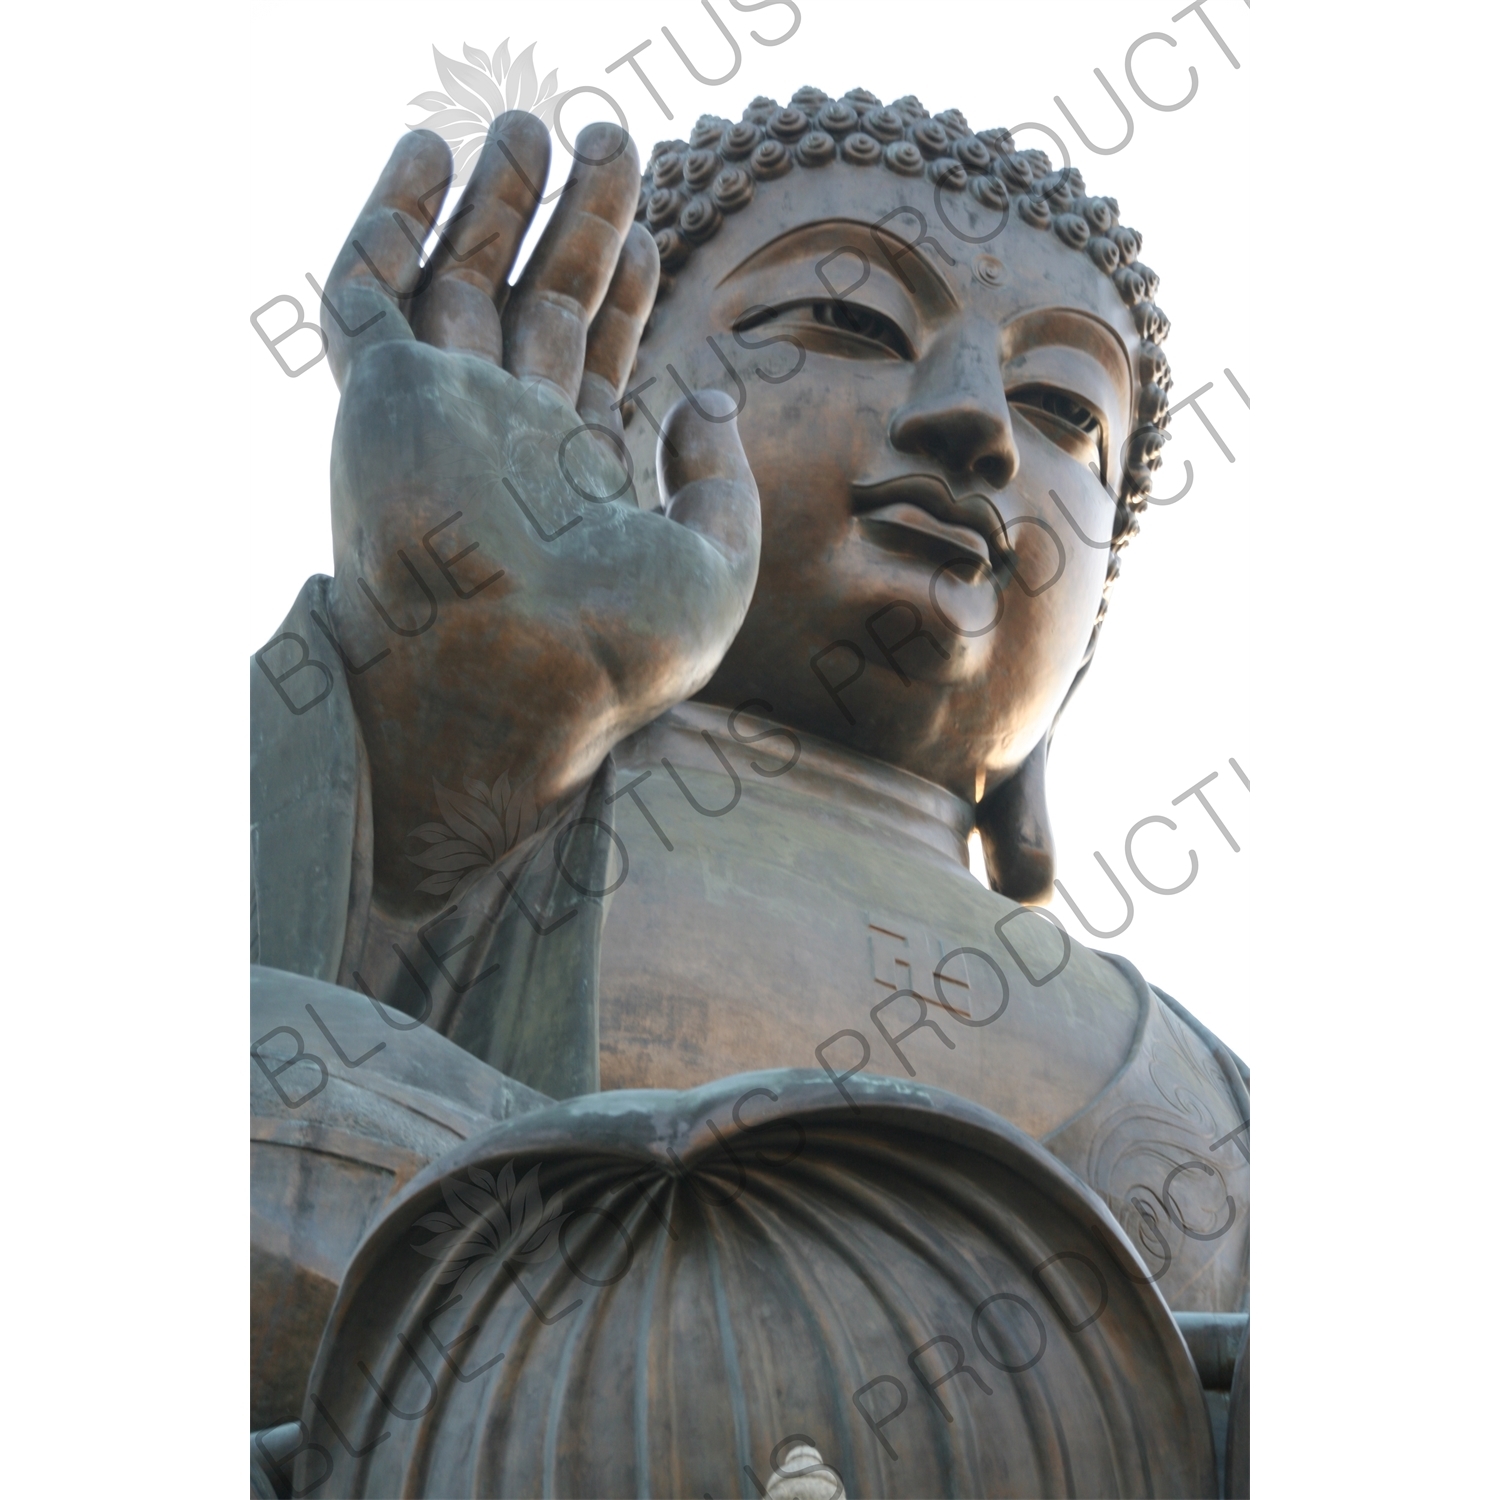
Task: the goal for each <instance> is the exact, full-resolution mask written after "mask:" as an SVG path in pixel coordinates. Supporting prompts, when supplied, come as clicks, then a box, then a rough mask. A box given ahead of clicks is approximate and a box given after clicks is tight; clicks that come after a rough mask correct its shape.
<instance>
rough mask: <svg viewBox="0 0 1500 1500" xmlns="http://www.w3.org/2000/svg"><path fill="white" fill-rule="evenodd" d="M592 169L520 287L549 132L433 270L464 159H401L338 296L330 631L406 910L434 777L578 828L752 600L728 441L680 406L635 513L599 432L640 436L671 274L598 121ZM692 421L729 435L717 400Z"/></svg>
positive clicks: (383, 881) (485, 187) (628, 148)
mask: <svg viewBox="0 0 1500 1500" xmlns="http://www.w3.org/2000/svg"><path fill="white" fill-rule="evenodd" d="M575 149H576V153H577V155H576V160H575V162H574V167H573V171H572V174H571V175H570V177H569V180H568V186H567V188H566V190H565V191H564V193H563V194H562V197H561V199H560V200H559V202H558V205H557V209H556V212H555V213H554V215H553V218H552V220H551V221H550V223H549V224H548V225H547V227H546V230H545V231H544V233H543V235H542V237H541V240H540V242H539V243H538V245H537V247H536V250H535V253H534V254H533V255H532V257H531V259H530V261H529V263H528V264H527V266H526V269H525V273H524V275H522V277H521V278H520V280H519V282H518V283H517V284H516V285H515V286H514V287H513V288H511V287H508V285H507V276H508V274H509V272H510V269H511V266H512V264H513V262H514V260H515V257H516V254H517V251H518V249H519V248H520V245H521V241H522V238H523V236H524V235H525V233H526V229H527V226H528V225H529V223H530V222H531V219H532V216H533V214H534V212H535V210H536V207H537V191H538V185H539V184H542V183H545V181H546V178H547V163H548V156H549V150H550V148H549V143H548V139H547V132H546V130H545V128H544V127H543V126H542V124H541V123H540V122H539V121H538V120H536V119H535V118H534V117H533V116H531V115H528V114H524V113H520V112H513V113H510V114H507V115H504V116H502V117H501V118H500V119H499V120H497V121H496V122H495V125H494V126H493V127H492V129H491V131H490V134H489V137H488V138H487V140H486V142H485V145H484V147H483V149H482V151H481V154H480V157H479V162H478V166H477V168H476V170H475V172H474V176H473V179H472V181H471V182H470V183H469V186H468V188H467V191H466V192H465V194H464V196H463V201H462V203H461V204H460V205H459V207H458V209H457V210H456V211H455V212H454V213H453V215H452V216H451V217H450V218H449V220H448V221H447V227H446V228H445V229H444V230H443V232H442V238H441V240H440V243H439V248H438V249H437V250H436V251H434V252H433V254H432V256H431V257H430V260H429V263H428V264H427V265H426V266H425V267H424V266H422V264H421V246H422V243H423V241H424V239H425V238H427V237H428V235H429V234H430V233H431V227H432V223H433V219H434V216H435V213H436V209H437V206H438V205H440V204H441V201H442V197H443V188H444V185H445V184H446V182H447V179H448V178H449V175H450V173H451V166H450V159H449V154H448V149H447V147H446V146H445V145H444V144H443V142H442V141H441V140H440V139H439V138H438V137H437V136H435V135H432V134H430V133H428V132H426V131H414V132H412V133H410V134H408V135H406V136H405V137H403V139H402V141H401V143H400V144H399V145H398V146H397V148H396V150H395V152H394V153H393V154H392V156H391V159H390V162H389V163H388V165H387V166H386V168H385V171H384V173H383V174H382V175H381V178H380V181H379V183H378V184H377V185H376V188H375V191H374V193H373V194H372V195H371V197H370V200H369V202H368V203H367V204H366V205H365V208H364V210H363V212H362V213H361V215H360V217H359V220H358V222H357V223H356V225H355V227H354V230H353V232H352V234H351V235H350V237H349V240H348V242H347V243H346V244H345V246H344V249H343V251H342V252H341V253H340V255H339V258H338V261H337V263H336V265H335V267H334V269H333V272H332V275H331V278H330V282H329V286H328V289H327V297H326V301H325V304H324V316H323V321H324V327H325V330H326V332H327V334H328V338H329V343H330V349H329V360H330V364H331V365H332V368H333V371H334V376H335V378H336V379H337V381H338V383H339V388H340V390H341V392H342V399H341V401H340V404H339V413H338V422H337V426H336V429H335V434H334V444H333V481H332V482H333V532H334V548H335V557H336V563H337V566H336V576H335V581H334V589H333V612H334V622H333V623H334V628H335V631H336V633H337V635H338V638H339V643H340V646H341V649H342V652H343V656H344V660H345V663H346V665H347V666H348V667H349V669H350V686H351V689H352V691H353V694H354V702H355V708H356V711H357V713H358V715H359V718H360V721H361V724H362V727H363V730H364V734H365V740H366V746H367V749H368V752H369V756H370V763H371V772H372V778H373V791H374V800H375V817H376V844H377V850H376V861H377V881H378V882H379V883H380V885H381V886H382V887H383V888H385V889H386V890H387V891H388V892H392V893H394V891H395V890H396V888H397V887H399V886H402V885H409V884H410V867H409V866H407V865H405V864H404V861H402V860H401V857H400V846H401V842H402V838H403V836H404V834H405V833H406V832H407V831H409V830H410V829H411V828H413V827H414V826H416V825H417V824H418V823H421V822H424V821H428V820H430V819H431V817H432V813H433V800H432V799H433V781H434V779H436V780H438V781H441V782H443V783H444V784H446V785H448V786H454V785H457V784H459V783H460V781H461V779H463V778H467V777H476V778H479V779H482V780H484V781H485V782H489V781H491V780H493V779H494V778H496V777H497V776H498V775H500V774H502V773H504V774H505V775H507V776H508V777H509V778H510V780H511V782H512V784H519V783H523V782H529V784H530V798H534V799H535V805H536V806H538V807H549V806H557V805H559V804H560V803H561V802H563V801H564V800H565V799H567V798H568V797H570V796H571V795H572V794H573V793H575V792H576V791H577V790H578V789H580V788H581V787H582V786H583V785H585V784H586V783H587V781H588V779H589V778H590V777H591V776H592V774H593V772H594V771H595V770H596V769H597V767H598V765H599V763H600V762H601V761H602V760H603V758H604V756H605V755H606V754H607V753H608V752H609V750H610V748H611V747H612V746H613V745H614V744H615V743H616V742H618V741H619V740H620V739H621V738H623V737H624V736H625V735H626V734H629V733H630V732H631V731H633V730H634V729H636V728H639V727H640V726H641V725H643V724H645V723H648V722H650V720H652V719H653V718H655V717H656V716H657V715H658V714H660V713H661V712H662V711H664V710H665V709H667V708H668V707H670V706H671V705H672V704H674V703H677V702H680V701H681V700H683V699H684V698H687V697H690V696H691V695H692V694H693V693H694V692H696V691H697V690H698V689H699V688H700V687H701V686H702V685H703V684H704V683H705V682H706V681H707V680H708V679H709V677H710V676H711V675H712V673H713V671H714V669H715V667H716V666H717V665H718V663H719V660H720V658H721V657H722V656H723V654H724V652H725V651H726V650H727V649H728V647H729V644H730V642H731V640H732V639H733V638H734V635H735V632H736V631H737V630H738V629H739V626H740V623H741V621H742V620H743V619H744V616H745V611H746V609H747V607H748V605H749V602H750V595H751V592H752V590H753V588H754V586H755V578H756V571H757V568H758V566H759V559H760V503H759V496H758V493H757V491H756V487H755V480H754V478H753V477H752V475H751V473H750V468H749V465H748V463H747V462H746V460H745V455H744V450H743V449H742V448H741V446H740V442H739V437H738V434H737V432H736V428H735V424H734V421H733V419H732V417H730V419H729V420H725V421H721V422H716V423H708V422H705V421H704V420H702V418H700V417H699V416H698V415H696V414H695V413H694V412H693V411H692V409H691V407H690V406H689V405H688V404H687V403H686V402H685V401H684V402H681V403H679V405H678V406H677V407H676V408H675V409H674V411H673V412H672V413H671V415H669V416H668V417H667V418H666V420H665V421H664V423H663V424H662V431H663V434H664V436H663V440H662V444H661V447H660V450H659V460H660V461H659V464H658V471H659V473H660V475H661V486H662V490H663V493H662V495H661V501H662V505H663V507H664V513H656V512H655V511H654V510H642V509H640V508H638V506H637V505H636V503H635V501H634V497H633V493H632V490H631V486H630V477H629V474H628V472H627V469H626V467H625V466H626V464H627V463H628V458H627V457H626V450H625V446H624V443H623V441H618V442H614V443H611V442H610V441H609V440H608V439H607V438H606V437H603V436H601V435H600V432H599V429H607V430H608V431H610V432H613V433H616V434H618V433H619V432H620V419H619V415H618V412H617V411H615V410H614V409H613V407H614V403H615V402H616V401H618V400H619V398H620V396H621V394H622V392H623V390H624V387H625V383H626V380H627V378H628V376H629V373H630V369H631V365H632V361H633V360H634V357H635V352H636V345H637V343H638V341H639V339H640V335H641V330H642V327H643V326H644V323H645V320H646V316H647V314H648V313H649V311H650V308H651V304H652V300H653V297H654V295H655V291H656V280H657V271H658V264H657V254H656V246H655V244H654V243H653V241H652V239H651V237H650V235H649V234H648V233H647V232H646V231H645V229H644V228H643V227H641V226H639V225H632V222H631V221H632V217H633V215H634V212H635V206H636V200H637V195H638V193H639V185H640V167H639V161H638V158H637V156H636V152H635V148H634V146H633V145H632V144H631V142H630V140H629V137H628V136H626V135H624V133H623V132H621V131H620V130H618V129H617V128H616V127H614V126H611V125H592V126H589V127H588V128H587V129H585V130H584V131H583V132H582V133H581V135H580V136H579V139H578V142H577V146H576V148H575ZM698 399H699V404H700V405H701V406H702V407H703V408H704V409H705V410H707V411H709V412H711V413H714V414H717V415H720V416H727V415H728V414H729V413H730V412H731V411H732V404H731V403H730V401H729V398H728V397H727V396H723V395H722V394H721V393H718V392H712V391H710V392H704V393H702V394H700V396H699V398H698ZM585 423H588V424H591V426H590V427H589V428H584V427H583V424H585ZM585 497H593V498H585ZM610 497H613V498H610ZM642 503H643V504H645V505H647V506H651V505H653V504H654V497H642ZM528 800H529V799H528Z"/></svg>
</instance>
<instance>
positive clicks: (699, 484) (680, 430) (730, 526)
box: [656, 390, 760, 607]
mask: <svg viewBox="0 0 1500 1500" xmlns="http://www.w3.org/2000/svg"><path fill="white" fill-rule="evenodd" d="M735 415H736V413H735V404H734V401H733V400H732V399H731V398H730V397H729V396H727V395H726V394H725V393H724V392H723V391H717V390H703V391H695V392H694V393H693V395H692V396H690V397H684V398H683V399H682V400H681V401H679V402H678V403H677V404H676V406H674V407H673V408H672V409H671V411H669V412H668V413H667V417H666V420H665V421H664V422H663V423H662V433H661V437H660V438H659V439H658V441H657V445H656V471H657V473H658V475H659V476H660V480H659V483H660V485H661V498H662V505H663V507H664V508H665V510H666V514H667V519H668V520H670V521H675V522H677V523H678V524H679V525H682V526H686V527H687V528H688V529H689V530H690V531H696V532H697V533H698V535H699V536H701V537H703V538H704V540H706V541H707V542H709V543H710V544H711V545H712V546H713V547H714V549H715V550H716V551H717V552H718V553H720V555H721V556H723V558H724V559H725V561H726V562H728V564H729V567H730V570H731V572H732V574H733V575H734V578H735V581H736V583H738V584H739V585H740V586H741V589H742V591H743V594H744V598H743V600H742V601H740V602H741V604H742V606H743V607H748V605H749V603H750V593H751V590H752V589H753V588H754V586H755V575H756V573H757V572H758V571H759V569H760V490H759V488H758V487H757V486H756V483H755V475H754V474H752V473H751V472H750V461H749V459H747V458H746V457H745V450H744V447H743V446H742V445H741V443H740V435H739V430H738V427H737V425H736V422H735Z"/></svg>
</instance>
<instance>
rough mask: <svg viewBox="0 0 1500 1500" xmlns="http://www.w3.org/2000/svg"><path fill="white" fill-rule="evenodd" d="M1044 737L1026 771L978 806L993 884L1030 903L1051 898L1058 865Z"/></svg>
mask: <svg viewBox="0 0 1500 1500" xmlns="http://www.w3.org/2000/svg"><path fill="white" fill-rule="evenodd" d="M1048 739H1050V736H1044V737H1043V738H1042V740H1041V743H1040V744H1038V745H1037V747H1036V749H1035V750H1033V751H1032V752H1031V754H1030V755H1028V756H1027V757H1026V760H1025V761H1024V763H1023V764H1022V766H1021V769H1020V770H1019V771H1017V772H1016V774H1015V775H1014V776H1012V777H1011V778H1010V780H1009V781H1006V782H1003V783H1002V784H1001V785H1000V786H998V787H996V788H995V790H994V791H993V792H991V793H990V794H989V796H987V797H986V798H985V799H984V801H983V802H981V803H980V804H979V808H978V812H977V816H976V819H975V821H976V823H977V825H978V828H979V837H980V840H981V841H982V842H983V844H984V862H985V865H986V866H987V867H988V870H989V877H990V886H991V887H992V889H994V890H997V891H999V892H1000V894H1001V895H1002V896H1009V897H1010V899H1011V900H1012V901H1020V902H1023V903H1025V904H1027V905H1032V906H1036V905H1040V904H1042V903H1043V902H1046V901H1049V900H1051V898H1052V874H1053V869H1054V865H1055V858H1054V850H1053V845H1052V824H1051V823H1050V822H1049V821H1048V818H1047V741H1048Z"/></svg>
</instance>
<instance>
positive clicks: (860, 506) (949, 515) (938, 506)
mask: <svg viewBox="0 0 1500 1500" xmlns="http://www.w3.org/2000/svg"><path fill="white" fill-rule="evenodd" d="M854 498H855V506H856V513H857V516H858V520H859V522H860V524H861V526H862V527H863V528H864V529H865V530H866V531H867V532H868V534H869V536H870V539H871V540H872V541H874V542H875V543H876V544H877V545H879V546H882V547H884V548H886V549H887V550H890V551H896V552H900V553H901V554H903V555H906V556H910V555H912V554H913V553H915V554H917V555H918V556H920V557H922V558H923V559H924V560H925V559H930V560H933V561H936V562H937V563H939V564H943V563H948V562H958V561H960V560H966V561H973V562H975V563H977V564H979V565H980V566H982V567H985V568H995V567H999V566H1000V564H1001V562H1002V559H1003V558H1004V557H1005V556H1006V555H1007V554H1008V551H1009V548H1008V547H1007V545H1006V538H1005V526H1004V523H1003V522H1002V521H1001V519H1000V517H999V514H998V513H997V512H996V511H995V509H994V507H993V506H992V505H991V504H990V502H989V501H988V500H986V499H985V497H984V496H983V495H967V496H965V497H964V498H963V499H958V498H956V497H955V496H954V494H953V492H952V490H950V489H949V488H948V485H947V484H946V482H945V481H944V480H942V479H940V478H939V477H938V476H936V475H932V474H903V475H901V476H899V477H898V478H895V479H886V480H882V481H881V482H880V483H879V484H870V485H855V486H854Z"/></svg>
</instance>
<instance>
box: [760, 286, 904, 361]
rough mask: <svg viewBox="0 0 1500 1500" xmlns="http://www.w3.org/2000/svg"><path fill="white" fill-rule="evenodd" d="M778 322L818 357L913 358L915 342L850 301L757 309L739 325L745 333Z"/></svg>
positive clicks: (885, 319) (888, 321)
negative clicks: (819, 355)
mask: <svg viewBox="0 0 1500 1500" xmlns="http://www.w3.org/2000/svg"><path fill="white" fill-rule="evenodd" d="M768 323H775V324H776V326H777V327H778V329H780V328H785V329H786V331H787V332H788V333H789V334H792V335H794V336H795V337H796V338H798V339H800V340H801V341H802V343H803V344H805V345H806V347H807V348H808V349H810V350H811V351H813V352H814V353H816V354H834V355H842V356H844V357H845V358H846V359H905V360H909V359H913V358H915V354H914V351H913V350H912V346H911V340H910V339H908V338H907V336H906V334H905V333H904V332H902V330H901V329H900V328H899V327H897V325H896V324H895V323H894V322H893V321H892V320H891V319H890V318H888V317H886V315H885V314H884V313H880V312H876V311H875V309H874V308H873V307H864V306H862V305H861V304H859V303H857V302H850V301H848V300H847V299H844V300H840V301H833V300H829V301H826V302H798V303H789V304H787V305H786V306H783V307H770V308H757V309H755V310H754V311H753V312H752V313H751V314H750V315H749V316H747V317H744V318H741V319H740V321H739V322H738V323H736V324H735V332H736V333H744V332H746V331H748V330H749V329H751V328H759V327H761V326H762V325H763V324H768Z"/></svg>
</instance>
